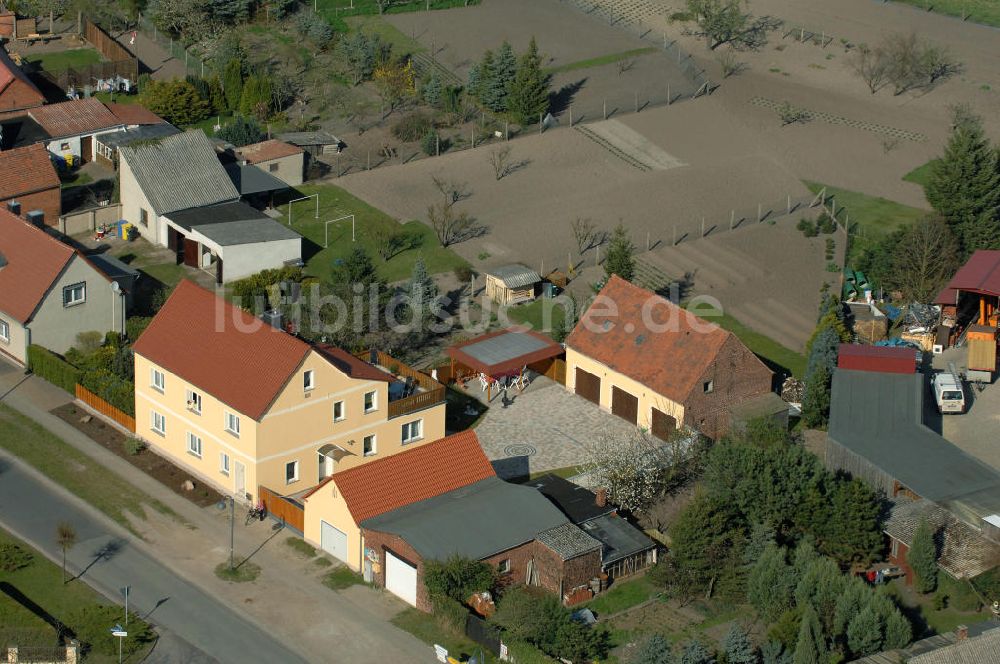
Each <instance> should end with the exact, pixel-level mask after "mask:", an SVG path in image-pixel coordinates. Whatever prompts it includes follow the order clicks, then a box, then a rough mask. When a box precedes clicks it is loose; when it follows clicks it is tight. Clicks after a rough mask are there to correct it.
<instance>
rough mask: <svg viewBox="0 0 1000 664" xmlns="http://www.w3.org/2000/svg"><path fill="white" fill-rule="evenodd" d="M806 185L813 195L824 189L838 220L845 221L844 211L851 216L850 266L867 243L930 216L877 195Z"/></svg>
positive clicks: (848, 255)
mask: <svg viewBox="0 0 1000 664" xmlns="http://www.w3.org/2000/svg"><path fill="white" fill-rule="evenodd" d="M917 170H918V171H919V170H920V169H917ZM910 175H913V173H910ZM907 177H909V176H907ZM917 177H919V176H917ZM805 184H806V186H807V187H809V190H810V191H812V192H813V193H819V191H820V190H821V189H823V187H824V186H825V187H826V195H827V202H828V203H829V202H830V201H831V200H832V201H833V202H834V203H835V204H836V206H837V218H838V219H841V220H842V219H844V216H843V215H844V211H845V210H846V212H847V214H848V215H849V219H850V231H851V243H850V245H849V247H848V250H847V265H848V266H850V265H851V264H852V263H853V262H854V261H855V260H856V259H857V257H858V256H860V254H861V252H862V251H864V248H865V246H867V244H868V243H870V242H876V241H878V240H879V239H881V238H883V237H885V236H886V235H888V234H889V233H891V232H893V231H895V230H896V229H898V228H902V227H903V226H907V225H909V224H911V223H913V222H914V221H917V220H918V219H922V218H924V217H926V216H927V214H928V213H927V211H926V210H921V209H919V208H915V207H910V206H909V205H903V204H902V203H897V202H895V201H890V200H888V199H885V198H880V197H878V196H869V195H868V194H862V193H860V192H857V191H848V190H846V189H838V188H837V187H831V186H829V185H823V184H820V183H818V182H806V183H805Z"/></svg>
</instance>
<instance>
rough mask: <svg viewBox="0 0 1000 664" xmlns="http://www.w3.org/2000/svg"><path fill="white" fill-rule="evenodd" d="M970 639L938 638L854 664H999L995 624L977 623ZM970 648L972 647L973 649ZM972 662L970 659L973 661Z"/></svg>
mask: <svg viewBox="0 0 1000 664" xmlns="http://www.w3.org/2000/svg"><path fill="white" fill-rule="evenodd" d="M966 629H967V630H968V636H967V637H966V638H965V639H959V638H958V635H957V634H956V633H955V632H954V631H952V632H945V633H944V634H935V635H934V636H930V637H928V638H926V639H920V640H919V641H917V642H915V643H913V644H911V645H909V646H907V647H906V648H903V649H902V650H886V651H884V652H880V653H876V654H874V655H869V656H868V657H864V658H862V659H859V660H856V661H855V664H904V663H906V664H985V663H986V662H1000V651H998V650H997V648H998V647H1000V629H998V628H997V625H996V623H991V622H986V623H974V624H972V625H969V626H968V627H967V628H966ZM970 644H971V645H970ZM970 658H971V659H970Z"/></svg>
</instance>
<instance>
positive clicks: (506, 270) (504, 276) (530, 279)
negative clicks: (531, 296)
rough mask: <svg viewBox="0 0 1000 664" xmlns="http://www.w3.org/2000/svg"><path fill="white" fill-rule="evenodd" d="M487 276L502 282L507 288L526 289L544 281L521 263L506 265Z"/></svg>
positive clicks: (491, 271)
mask: <svg viewBox="0 0 1000 664" xmlns="http://www.w3.org/2000/svg"><path fill="white" fill-rule="evenodd" d="M487 274H489V275H490V276H492V277H496V278H497V279H499V280H500V281H502V282H503V285H504V286H506V287H507V288H524V287H525V286H530V285H531V284H537V283H538V282H539V281H541V280H542V278H541V276H539V274H538V273H537V272H535V271H534V270H532V269H531V268H530V267H526V266H524V265H521V264H520V263H515V264H514V265H504V266H503V267H498V268H496V269H495V270H490V271H489V272H488V273H487Z"/></svg>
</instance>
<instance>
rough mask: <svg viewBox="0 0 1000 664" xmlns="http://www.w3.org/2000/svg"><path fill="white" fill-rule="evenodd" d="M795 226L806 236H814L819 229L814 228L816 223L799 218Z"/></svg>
mask: <svg viewBox="0 0 1000 664" xmlns="http://www.w3.org/2000/svg"><path fill="white" fill-rule="evenodd" d="M795 228H797V229H798V230H800V231H802V234H803V235H805V236H806V237H816V236H817V235H819V230H818V229H817V228H816V224H814V223H813V222H811V221H810V220H808V219H799V223H798V224H796V225H795Z"/></svg>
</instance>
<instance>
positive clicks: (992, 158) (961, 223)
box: [925, 107, 1000, 254]
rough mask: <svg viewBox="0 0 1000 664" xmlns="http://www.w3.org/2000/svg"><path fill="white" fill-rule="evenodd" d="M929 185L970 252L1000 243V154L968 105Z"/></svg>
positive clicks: (930, 198)
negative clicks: (999, 154)
mask: <svg viewBox="0 0 1000 664" xmlns="http://www.w3.org/2000/svg"><path fill="white" fill-rule="evenodd" d="M925 189H926V194H927V200H928V201H930V204H931V206H932V207H933V208H934V209H935V210H936V211H937V212H938V213H939V214H940V215H941V216H942V217H944V219H945V220H946V221H947V222H948V224H949V225H950V226H951V227H952V229H953V230H954V231H955V235H956V236H957V237H958V239H959V242H960V243H961V245H962V250H963V251H964V252H965V253H966V254H970V253H972V252H973V251H975V250H976V249H996V248H998V247H1000V156H998V153H997V149H996V148H995V147H994V146H992V145H990V142H989V139H988V138H987V137H986V134H985V133H984V132H983V124H982V119H981V118H980V117H979V116H977V115H975V114H973V113H972V112H971V111H970V110H969V109H968V108H966V107H960V108H957V109H955V111H954V122H953V125H952V133H951V138H949V139H948V145H947V146H946V147H945V151H944V155H943V156H942V157H941V159H939V160H938V161H937V162H935V164H934V166H933V168H932V169H931V177H930V180H929V181H928V182H927V186H926V188H925Z"/></svg>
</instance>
